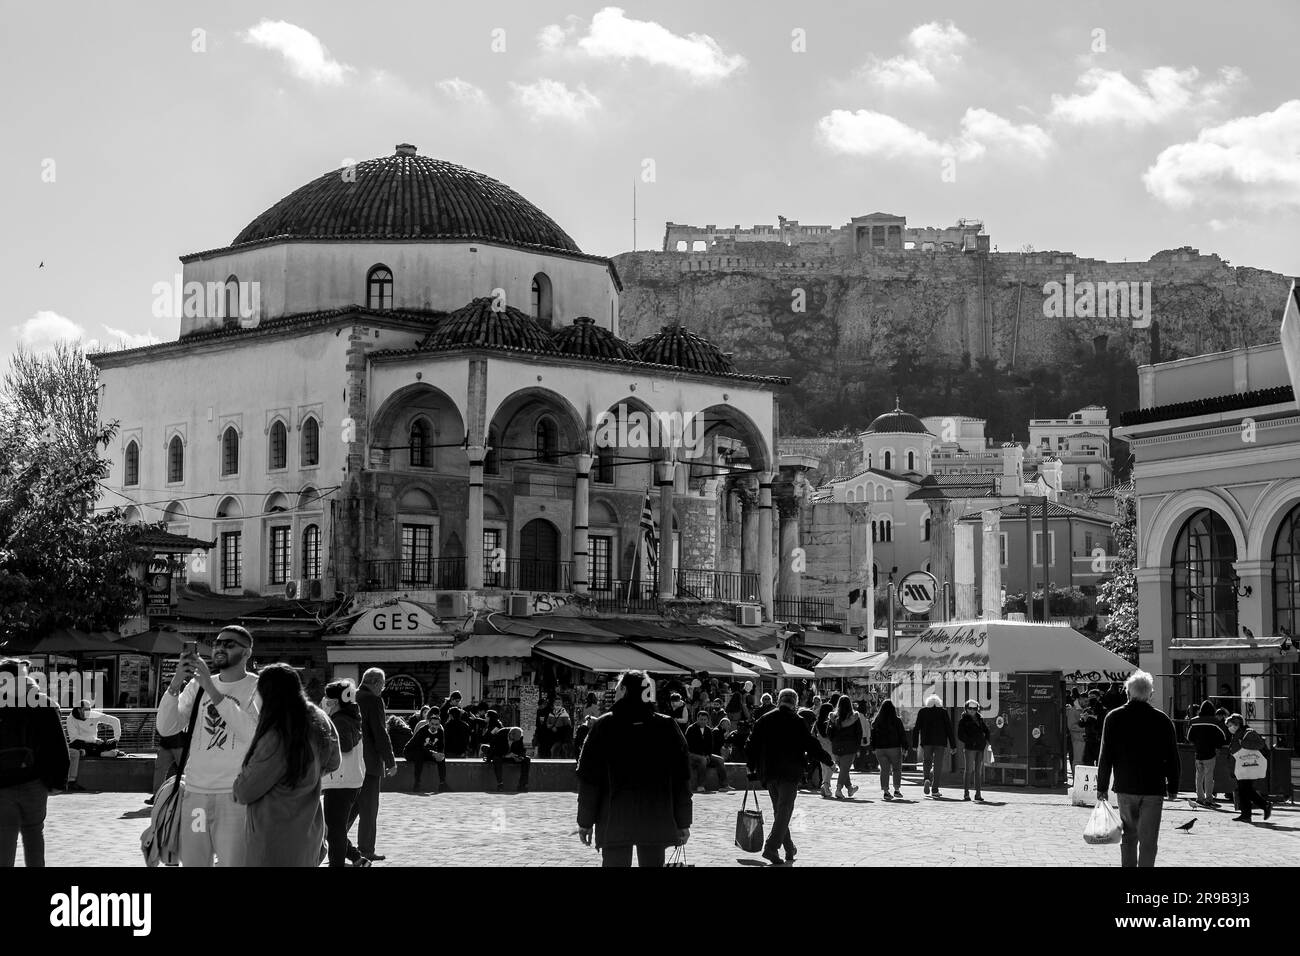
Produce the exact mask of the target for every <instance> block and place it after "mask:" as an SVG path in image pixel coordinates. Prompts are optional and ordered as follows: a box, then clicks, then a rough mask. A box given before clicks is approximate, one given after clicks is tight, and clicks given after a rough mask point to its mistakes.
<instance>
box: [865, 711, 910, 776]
mask: <svg viewBox="0 0 1300 956" xmlns="http://www.w3.org/2000/svg"><path fill="white" fill-rule="evenodd" d="M867 745H868V746H869V747H870V748H871V752H872V753H874V754H875V755H876V761H877V762H878V763H879V764H880V789H881V790H882V791H883V792H884V798H885V799H886V800H901V799H903V791H902V784H903V748H904V747H906V746H907V730H906V728H904V727H903V721H902V720H901V719H900V718H899V716H898V711H897V710H895V709H894V702H893V701H892V700H886V701H883V702H882V703H881V705H880V710H878V711H876V719H875V720H873V721H872V722H871V740H870V741H868V744H867ZM891 775H892V776H893V778H894V795H893V796H892V797H891V796H890V795H889V778H890V776H891Z"/></svg>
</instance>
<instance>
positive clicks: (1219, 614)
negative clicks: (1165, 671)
mask: <svg viewBox="0 0 1300 956" xmlns="http://www.w3.org/2000/svg"><path fill="white" fill-rule="evenodd" d="M1236 560H1237V545H1236V542H1235V541H1233V539H1232V531H1231V529H1229V528H1228V524H1227V522H1225V521H1224V520H1223V519H1222V518H1221V517H1219V516H1218V515H1217V514H1215V513H1214V512H1213V511H1210V510H1209V509H1208V508H1207V509H1202V510H1200V511H1198V512H1196V513H1195V514H1193V515H1192V516H1191V517H1190V518H1188V519H1187V523H1186V524H1184V525H1183V527H1182V530H1181V531H1179V532H1178V539H1177V541H1175V543H1174V558H1173V562H1172V564H1173V579H1172V581H1171V583H1170V586H1171V587H1172V589H1173V604H1174V637H1176V638H1190V637H1236V636H1237V633H1238V631H1237V592H1236V581H1235V579H1234V571H1233V563H1234V562H1235V561H1236Z"/></svg>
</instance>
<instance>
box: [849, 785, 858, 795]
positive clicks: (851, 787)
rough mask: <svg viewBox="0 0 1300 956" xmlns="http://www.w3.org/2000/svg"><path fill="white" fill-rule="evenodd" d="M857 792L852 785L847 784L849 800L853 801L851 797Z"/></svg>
mask: <svg viewBox="0 0 1300 956" xmlns="http://www.w3.org/2000/svg"><path fill="white" fill-rule="evenodd" d="M857 792H858V788H857V787H855V786H853V784H849V799H853V795H854V794H855V793H857Z"/></svg>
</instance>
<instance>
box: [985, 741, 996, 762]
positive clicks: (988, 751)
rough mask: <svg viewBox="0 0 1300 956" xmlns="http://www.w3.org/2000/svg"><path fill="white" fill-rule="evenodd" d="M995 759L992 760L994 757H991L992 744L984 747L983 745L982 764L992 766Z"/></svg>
mask: <svg viewBox="0 0 1300 956" xmlns="http://www.w3.org/2000/svg"><path fill="white" fill-rule="evenodd" d="M995 759H996V758H994V756H993V745H992V744H985V745H984V762H985V763H986V764H989V765H992V764H993V762H994V760H995Z"/></svg>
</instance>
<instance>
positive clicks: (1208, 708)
mask: <svg viewBox="0 0 1300 956" xmlns="http://www.w3.org/2000/svg"><path fill="white" fill-rule="evenodd" d="M1187 742H1188V743H1189V744H1191V745H1192V748H1193V750H1194V755H1195V759H1196V802H1197V803H1199V804H1200V805H1201V806H1203V807H1217V806H1218V805H1219V804H1218V803H1217V802H1216V801H1215V799H1214V766H1215V764H1216V763H1218V759H1219V748H1220V747H1226V746H1228V732H1227V731H1226V730H1224V729H1223V725H1222V724H1220V723H1219V722H1218V721H1217V720H1215V718H1214V704H1212V703H1210V702H1209V701H1208V700H1207V701H1203V702H1202V703H1201V706H1200V709H1199V711H1198V712H1197V714H1196V717H1195V718H1194V719H1193V720H1192V723H1191V725H1190V726H1189V727H1188V728H1187Z"/></svg>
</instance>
